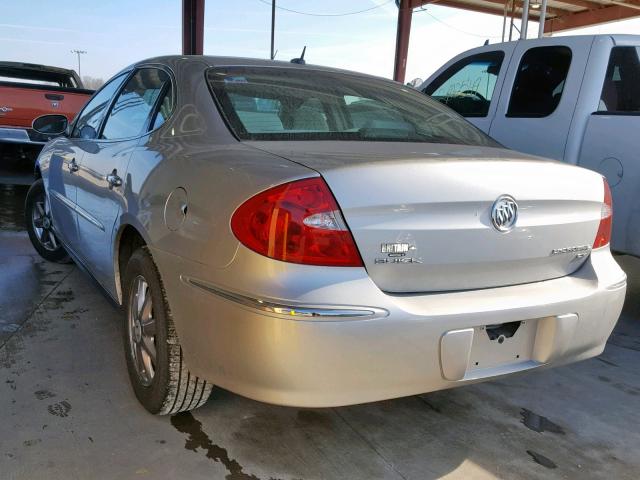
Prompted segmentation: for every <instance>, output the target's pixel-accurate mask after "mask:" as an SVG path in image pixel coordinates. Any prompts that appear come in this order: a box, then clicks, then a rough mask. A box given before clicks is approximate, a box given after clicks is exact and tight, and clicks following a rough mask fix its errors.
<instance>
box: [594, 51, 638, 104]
mask: <svg viewBox="0 0 640 480" xmlns="http://www.w3.org/2000/svg"><path fill="white" fill-rule="evenodd" d="M639 57H640V47H614V48H612V49H611V56H610V57H609V66H608V67H607V74H606V77H605V79H604V85H603V86H602V95H601V96H600V105H599V107H598V111H599V112H611V113H633V114H637V113H640V60H639Z"/></svg>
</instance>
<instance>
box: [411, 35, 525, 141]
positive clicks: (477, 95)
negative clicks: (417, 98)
mask: <svg viewBox="0 0 640 480" xmlns="http://www.w3.org/2000/svg"><path fill="white" fill-rule="evenodd" d="M512 51H513V45H512V44H504V45H501V46H500V47H499V48H498V47H496V48H495V49H492V50H481V51H478V50H472V51H471V52H468V53H466V54H463V55H462V56H458V57H456V58H454V59H453V60H452V61H451V62H449V63H448V64H447V65H445V66H444V67H442V68H441V69H440V70H439V71H438V72H436V73H435V74H434V75H432V76H431V77H430V78H429V79H427V81H426V82H425V83H424V85H423V86H421V87H420V88H421V89H422V91H423V92H424V93H426V94H427V95H429V96H431V97H432V98H434V99H435V100H438V101H439V102H441V103H443V104H445V105H447V106H448V107H450V108H452V109H453V110H455V111H456V112H458V113H459V114H460V115H462V116H463V117H465V118H466V119H467V120H469V121H470V122H471V123H473V124H474V125H475V126H476V127H478V128H480V129H481V130H483V131H484V132H485V133H488V132H489V129H490V128H491V121H492V119H493V117H494V115H495V111H496V104H497V103H498V97H499V96H500V91H501V90H502V85H503V83H504V78H505V72H506V71H507V66H508V63H509V59H510V57H511V53H512Z"/></svg>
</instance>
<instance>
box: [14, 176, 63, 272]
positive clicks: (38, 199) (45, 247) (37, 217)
mask: <svg viewBox="0 0 640 480" xmlns="http://www.w3.org/2000/svg"><path fill="white" fill-rule="evenodd" d="M24 221H25V224H26V226H27V233H28V234H29V239H30V240H31V244H32V245H33V248H35V249H36V251H37V252H38V253H39V254H40V256H41V257H42V258H44V259H45V260H48V261H50V262H57V263H69V262H70V261H71V260H70V258H69V255H67V252H66V250H65V249H64V247H63V246H62V243H61V242H60V240H58V237H56V235H55V233H53V230H52V228H53V218H52V217H51V210H50V208H49V199H48V198H47V195H46V193H45V190H44V183H43V181H42V179H41V178H39V179H38V180H36V181H35V182H33V184H32V185H31V188H29V191H28V192H27V198H26V200H25V204H24Z"/></svg>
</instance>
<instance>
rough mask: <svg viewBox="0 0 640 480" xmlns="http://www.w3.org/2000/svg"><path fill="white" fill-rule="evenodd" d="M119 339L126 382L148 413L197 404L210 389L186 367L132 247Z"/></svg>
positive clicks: (151, 277)
mask: <svg viewBox="0 0 640 480" xmlns="http://www.w3.org/2000/svg"><path fill="white" fill-rule="evenodd" d="M124 287H125V288H124V289H123V290H124V304H125V317H124V328H123V340H124V349H125V357H126V360H127V370H128V371H129V379H130V380H131V385H132V386H133V390H134V392H135V394H136V397H137V398H138V400H139V401H140V403H141V404H142V405H143V406H144V408H146V409H147V410H148V411H149V412H151V413H153V414H157V415H171V414H174V413H178V412H184V411H188V410H193V409H195V408H198V407H199V406H201V405H203V404H204V403H205V402H206V401H207V399H208V398H209V395H210V394H211V389H212V388H213V385H212V384H211V383H209V382H207V381H205V380H203V379H201V378H199V377H196V376H195V375H193V374H192V373H191V372H189V369H188V368H187V366H186V364H185V362H184V357H183V355H182V347H181V346H180V341H179V339H178V335H177V334H176V330H175V326H174V324H173V320H172V318H171V311H170V309H169V304H168V302H167V297H166V294H165V290H164V287H163V285H162V280H161V278H160V274H159V272H158V269H157V267H156V265H155V263H154V262H153V259H152V257H151V254H150V252H149V250H148V249H147V247H140V248H138V249H137V250H136V251H135V252H134V253H133V255H131V258H130V259H129V262H128V263H127V267H126V269H125V276H124Z"/></svg>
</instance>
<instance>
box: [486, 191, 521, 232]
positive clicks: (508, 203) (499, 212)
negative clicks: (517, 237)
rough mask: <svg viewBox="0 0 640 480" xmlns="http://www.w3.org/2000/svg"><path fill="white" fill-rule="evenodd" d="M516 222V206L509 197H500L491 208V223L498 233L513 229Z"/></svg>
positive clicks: (513, 200) (513, 199)
mask: <svg viewBox="0 0 640 480" xmlns="http://www.w3.org/2000/svg"><path fill="white" fill-rule="evenodd" d="M516 220H518V204H517V203H516V200H515V198H513V197H512V196H511V195H500V196H499V197H498V199H497V200H496V201H495V202H493V206H492V207H491V223H492V224H493V226H494V228H495V229H496V230H498V231H499V232H502V233H506V232H509V231H511V230H512V229H513V227H514V226H515V224H516Z"/></svg>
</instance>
